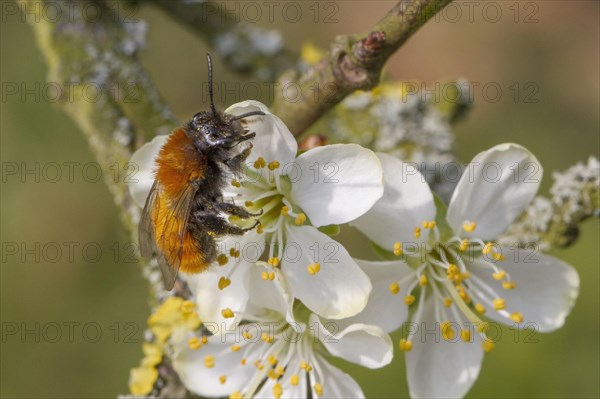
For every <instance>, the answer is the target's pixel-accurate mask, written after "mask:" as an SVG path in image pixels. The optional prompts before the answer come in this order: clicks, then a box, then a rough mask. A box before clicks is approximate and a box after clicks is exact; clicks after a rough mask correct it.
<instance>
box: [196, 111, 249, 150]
mask: <svg viewBox="0 0 600 399" xmlns="http://www.w3.org/2000/svg"><path fill="white" fill-rule="evenodd" d="M190 130H192V131H193V132H194V133H195V134H194V136H195V139H196V140H195V141H196V142H197V144H196V145H197V147H198V148H199V149H201V150H212V151H215V150H219V149H223V150H230V149H232V148H233V147H235V146H236V145H238V144H239V143H241V142H243V141H246V140H249V139H251V138H253V137H254V136H255V133H247V131H245V130H244V129H243V128H242V126H241V124H240V122H239V121H238V120H232V118H230V117H229V116H228V115H220V114H218V113H217V114H213V113H212V112H210V111H202V112H198V113H197V114H196V115H194V117H193V118H192V120H191V122H190ZM244 133H247V134H244Z"/></svg>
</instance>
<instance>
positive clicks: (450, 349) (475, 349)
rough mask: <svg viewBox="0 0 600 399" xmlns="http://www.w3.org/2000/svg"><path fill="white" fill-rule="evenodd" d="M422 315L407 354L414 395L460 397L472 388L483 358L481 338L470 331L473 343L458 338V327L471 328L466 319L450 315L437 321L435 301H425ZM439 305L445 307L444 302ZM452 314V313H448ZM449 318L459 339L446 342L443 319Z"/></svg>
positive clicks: (430, 299) (410, 384) (429, 299)
mask: <svg viewBox="0 0 600 399" xmlns="http://www.w3.org/2000/svg"><path fill="white" fill-rule="evenodd" d="M423 306H425V308H424V309H423V317H422V319H421V323H419V325H418V326H415V327H416V328H418V331H417V333H416V335H415V336H413V337H412V339H411V340H412V343H413V347H412V350H411V351H410V352H407V353H406V370H407V377H408V387H409V390H410V396H411V398H461V397H463V396H465V394H466V393H467V392H468V391H469V389H471V386H472V385H473V383H474V382H475V380H476V379H477V376H478V375H479V370H480V368H481V362H482V361H483V348H482V347H481V339H480V338H479V335H478V334H477V333H476V332H475V329H474V327H473V328H472V330H471V336H472V337H473V339H472V342H463V341H462V340H461V339H460V338H459V337H458V328H463V327H464V328H468V325H465V324H464V320H460V319H456V318H453V317H452V316H449V317H448V320H436V319H435V308H434V300H433V298H432V297H430V298H428V299H427V300H426V302H425V303H424V304H423ZM438 306H443V305H442V304H441V303H440V304H438ZM448 313H449V314H450V315H452V313H451V312H448ZM441 321H450V322H452V323H456V324H453V326H455V327H453V328H455V333H456V334H457V337H456V339H453V340H452V341H446V340H444V339H443V338H442V337H441V334H440V322H441Z"/></svg>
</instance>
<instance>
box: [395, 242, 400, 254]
mask: <svg viewBox="0 0 600 399" xmlns="http://www.w3.org/2000/svg"><path fill="white" fill-rule="evenodd" d="M394 255H396V256H400V255H402V243H400V242H395V243H394Z"/></svg>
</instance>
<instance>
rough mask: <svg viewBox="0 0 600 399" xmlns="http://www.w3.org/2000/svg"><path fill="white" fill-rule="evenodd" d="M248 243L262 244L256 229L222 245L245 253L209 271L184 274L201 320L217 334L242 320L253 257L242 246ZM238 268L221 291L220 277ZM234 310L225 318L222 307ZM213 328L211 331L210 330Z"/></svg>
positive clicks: (225, 248) (232, 238)
mask: <svg viewBox="0 0 600 399" xmlns="http://www.w3.org/2000/svg"><path fill="white" fill-rule="evenodd" d="M249 242H253V243H254V242H258V243H261V237H260V236H259V235H258V234H256V233H253V232H250V233H247V234H245V235H244V236H242V237H229V238H227V239H226V240H224V241H223V242H222V243H221V244H219V245H220V246H219V248H222V250H221V252H223V253H227V252H228V250H229V249H230V248H238V249H241V252H242V256H241V257H240V258H237V259H235V260H234V259H233V258H231V257H230V258H229V262H227V264H226V265H224V266H218V265H216V264H215V265H211V267H210V269H209V270H208V271H206V272H203V273H200V274H194V275H187V276H185V275H184V276H185V279H186V281H187V282H188V286H189V288H190V290H191V291H192V293H193V294H194V298H195V302H196V305H197V308H198V315H199V316H200V320H202V322H203V323H204V324H205V326H206V325H208V324H209V323H210V324H211V325H212V326H213V327H211V328H215V329H216V330H214V331H213V333H214V334H216V335H218V334H222V333H224V332H225V330H226V329H230V328H232V326H234V325H235V324H236V323H237V322H239V321H240V316H239V314H238V313H241V312H244V311H245V309H246V305H247V303H248V298H249V295H250V294H249V290H248V276H247V273H248V271H249V270H250V268H251V267H252V263H253V262H252V261H253V260H254V259H246V257H245V256H244V251H243V249H244V248H246V247H247V243H249ZM234 267H235V272H234V274H233V275H232V276H231V278H230V280H231V285H229V286H228V287H226V288H225V289H224V290H219V288H218V283H219V280H220V279H221V278H222V277H224V278H226V277H227V276H228V275H229V274H230V272H231V270H232V269H233V268H234ZM227 308H229V309H231V310H232V311H233V313H234V315H235V317H233V318H224V317H223V315H222V314H221V311H222V310H223V309H227ZM211 331H212V330H211Z"/></svg>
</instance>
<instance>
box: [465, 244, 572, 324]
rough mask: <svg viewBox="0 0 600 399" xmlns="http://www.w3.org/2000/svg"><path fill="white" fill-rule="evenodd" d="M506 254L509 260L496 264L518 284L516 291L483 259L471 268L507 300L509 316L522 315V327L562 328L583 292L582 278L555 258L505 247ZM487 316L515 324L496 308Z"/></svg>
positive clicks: (469, 266)
mask: <svg viewBox="0 0 600 399" xmlns="http://www.w3.org/2000/svg"><path fill="white" fill-rule="evenodd" d="M503 254H505V260H504V261H502V262H498V263H496V266H497V267H498V268H500V269H504V270H506V272H507V273H508V274H509V275H510V278H511V281H512V282H514V283H515V284H516V288H514V289H512V290H504V289H503V288H502V284H501V282H500V281H496V280H494V278H493V277H492V271H490V269H489V267H488V268H486V267H485V266H484V265H485V264H484V262H485V261H484V260H483V259H478V260H476V261H475V262H472V263H470V264H469V265H468V266H467V267H468V268H469V270H471V271H472V274H474V275H475V276H477V277H478V278H479V279H481V280H482V281H483V282H484V283H485V284H487V285H488V286H489V287H492V288H493V289H494V290H495V292H496V293H497V294H498V296H499V297H502V298H503V299H504V301H505V304H506V312H507V313H505V315H510V314H511V313H512V312H519V313H521V315H522V316H523V318H524V320H523V323H521V325H520V327H523V326H529V327H532V328H534V329H535V330H536V331H540V332H548V331H553V330H556V329H557V328H560V327H562V325H563V324H564V323H565V319H566V317H567V316H568V314H569V312H570V311H571V308H572V307H573V305H574V303H575V300H576V299H577V295H578V293H579V275H578V274H577V272H576V271H575V269H573V267H571V266H570V265H568V264H566V263H565V262H563V261H561V260H559V259H556V258H554V257H552V256H548V255H543V254H540V253H535V254H532V252H531V250H528V249H524V250H520V251H518V252H517V253H515V251H514V250H511V249H509V248H504V250H503ZM515 256H518V258H519V259H517V260H519V262H515V258H514V257H515ZM488 296H489V295H488ZM480 299H482V298H480ZM491 299H495V298H491ZM485 315H486V316H488V317H489V318H491V319H493V320H496V321H499V322H502V323H505V324H508V325H515V322H514V321H512V320H510V319H508V318H506V317H504V316H503V315H501V314H500V313H498V312H496V311H494V310H493V309H488V311H487V313H486V314H485ZM531 323H533V325H532V324H531Z"/></svg>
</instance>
